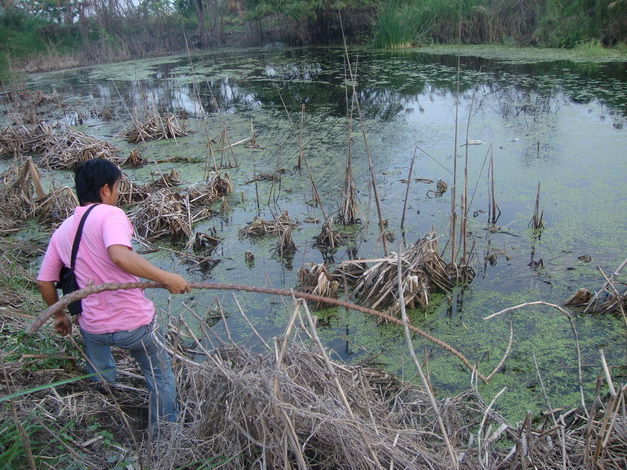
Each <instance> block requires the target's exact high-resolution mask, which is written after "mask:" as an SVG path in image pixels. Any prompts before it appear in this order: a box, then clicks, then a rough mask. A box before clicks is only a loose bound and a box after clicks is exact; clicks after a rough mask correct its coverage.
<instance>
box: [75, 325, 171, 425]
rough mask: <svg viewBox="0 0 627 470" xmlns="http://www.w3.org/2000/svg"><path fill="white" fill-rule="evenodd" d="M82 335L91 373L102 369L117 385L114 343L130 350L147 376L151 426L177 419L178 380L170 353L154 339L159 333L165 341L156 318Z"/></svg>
mask: <svg viewBox="0 0 627 470" xmlns="http://www.w3.org/2000/svg"><path fill="white" fill-rule="evenodd" d="M81 335H82V336H83V341H84V342H85V354H86V355H87V357H88V358H89V361H91V364H90V363H89V361H87V372H89V373H90V374H93V373H95V372H96V370H98V371H99V372H100V375H102V377H103V378H104V379H105V380H106V381H107V382H108V383H110V384H114V383H115V360H114V359H113V356H112V355H111V346H119V347H121V348H123V349H127V350H128V351H129V352H130V353H131V355H132V356H133V357H134V358H135V360H136V361H137V362H138V364H139V367H140V368H141V371H142V373H143V374H144V378H145V379H146V386H147V388H148V393H149V395H150V423H151V426H154V425H155V424H157V422H158V421H159V420H165V421H170V422H174V421H176V415H177V405H176V382H175V380H174V374H173V373H172V365H171V362H170V356H169V355H168V353H167V352H166V351H165V350H164V349H163V348H162V347H161V346H159V345H158V344H157V343H156V342H155V340H154V338H155V336H158V337H159V339H160V341H161V342H162V343H163V339H162V338H161V336H160V335H159V332H158V331H157V330H156V328H155V326H154V321H153V322H152V323H150V324H148V325H146V326H141V327H139V328H136V329H134V330H130V331H116V332H114V333H103V334H97V335H96V334H91V333H87V332H86V331H83V330H82V329H81ZM92 364H93V367H92ZM94 368H95V369H96V370H94ZM91 380H92V381H93V382H100V381H101V378H100V376H98V375H95V376H94V377H92V379H91Z"/></svg>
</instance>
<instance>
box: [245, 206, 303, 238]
mask: <svg viewBox="0 0 627 470" xmlns="http://www.w3.org/2000/svg"><path fill="white" fill-rule="evenodd" d="M296 225H297V222H296V221H293V220H291V219H290V216H289V214H288V213H287V211H286V210H285V211H283V212H281V215H278V216H277V215H275V216H274V219H273V220H269V221H268V220H265V219H263V218H261V217H255V218H254V220H253V221H252V222H250V223H249V224H248V225H246V227H244V228H243V229H241V230H240V232H239V233H240V236H242V237H253V238H254V237H261V236H264V235H270V236H279V237H280V236H281V235H282V234H283V233H285V230H286V229H287V228H288V227H291V228H293V227H296Z"/></svg>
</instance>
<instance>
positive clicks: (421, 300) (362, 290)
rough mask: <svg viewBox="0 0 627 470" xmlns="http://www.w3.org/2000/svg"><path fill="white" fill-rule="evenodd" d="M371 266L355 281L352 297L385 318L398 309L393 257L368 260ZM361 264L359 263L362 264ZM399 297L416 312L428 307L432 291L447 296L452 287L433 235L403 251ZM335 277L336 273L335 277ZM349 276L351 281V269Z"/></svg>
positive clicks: (352, 274) (447, 270)
mask: <svg viewBox="0 0 627 470" xmlns="http://www.w3.org/2000/svg"><path fill="white" fill-rule="evenodd" d="M372 261H373V262H374V263H375V264H374V265H373V266H372V267H370V268H368V269H367V270H365V271H364V272H363V273H361V275H360V276H359V277H358V278H357V279H356V281H355V283H354V284H353V285H352V286H351V287H352V295H353V296H355V297H356V298H357V302H358V303H359V305H363V306H366V307H369V308H374V309H388V313H389V314H393V313H397V312H398V311H399V309H400V305H399V304H398V296H397V273H396V269H397V267H396V255H394V257H389V258H382V259H377V260H372ZM366 262H367V260H364V261H363V263H366ZM401 262H402V279H403V297H404V299H405V305H406V306H408V307H409V308H416V307H417V306H418V305H420V306H421V307H423V308H426V307H427V306H428V305H429V296H430V293H431V292H434V291H444V292H447V291H449V290H450V289H451V287H452V282H451V275H450V273H449V269H448V267H447V265H446V263H444V261H443V260H442V258H441V257H440V255H439V253H438V244H437V238H436V237H435V235H434V234H433V233H430V234H428V235H427V236H426V237H424V238H421V239H420V240H418V241H417V242H416V243H415V244H413V245H410V246H408V247H407V249H406V250H405V252H404V253H402V254H401ZM338 274H339V273H338ZM350 274H351V276H353V277H354V275H355V273H354V267H353V268H352V272H351V273H350Z"/></svg>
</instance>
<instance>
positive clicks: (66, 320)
mask: <svg viewBox="0 0 627 470" xmlns="http://www.w3.org/2000/svg"><path fill="white" fill-rule="evenodd" d="M54 331H55V332H56V333H58V334H60V335H61V336H67V335H69V334H72V319H71V318H70V316H69V315H68V314H67V313H65V312H62V313H61V314H58V315H55V317H54Z"/></svg>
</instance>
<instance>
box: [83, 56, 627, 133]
mask: <svg viewBox="0 0 627 470" xmlns="http://www.w3.org/2000/svg"><path fill="white" fill-rule="evenodd" d="M341 52H342V51H339V50H334V49H302V50H300V49H297V50H288V51H277V52H272V53H271V52H268V51H265V52H264V53H262V54H259V55H250V53H241V54H223V53H212V54H208V55H205V56H203V55H197V56H194V57H193V59H192V60H191V64H190V60H189V59H181V60H173V61H171V62H165V63H160V64H158V65H155V66H154V67H153V73H152V74H151V75H152V77H151V78H150V79H142V80H134V79H132V77H126V78H125V79H119V78H118V79H115V78H113V79H112V80H108V81H102V80H98V79H94V78H91V77H90V72H89V69H87V70H86V71H85V72H82V74H84V75H86V76H83V77H80V75H81V73H80V72H79V73H78V75H79V77H74V78H73V79H72V80H71V81H72V82H74V83H76V84H77V82H79V81H84V80H88V81H89V82H90V83H91V86H90V87H89V94H90V97H92V98H94V99H96V100H98V103H99V104H100V105H101V106H111V105H112V104H114V103H116V102H118V100H122V102H123V103H124V104H125V106H127V107H128V108H129V109H131V110H132V109H134V108H139V109H141V108H142V107H145V106H146V104H151V103H154V104H156V105H157V106H158V107H159V108H160V109H163V110H168V111H170V112H179V111H185V112H186V113H188V114H189V115H191V116H202V115H203V114H205V113H212V112H217V111H221V112H225V113H235V112H252V111H254V110H256V109H258V108H260V107H261V106H267V107H273V108H276V109H283V108H284V107H285V108H287V110H289V111H290V112H299V111H300V108H301V105H302V104H303V103H305V104H307V105H308V107H309V106H310V107H311V108H312V110H314V111H315V110H316V109H321V108H324V109H326V110H327V112H329V113H332V114H334V115H336V116H346V114H347V98H348V99H350V97H351V92H347V90H346V84H347V83H349V82H350V80H349V79H350V75H349V73H348V71H347V70H348V68H347V64H346V61H345V57H344V54H342V53H341ZM352 60H353V61H354V62H353V63H351V68H352V69H353V70H356V78H357V80H356V90H357V96H358V98H359V102H360V105H361V110H362V112H363V116H364V117H366V118H369V119H380V120H384V121H391V120H394V119H397V118H399V117H402V116H403V113H404V112H405V111H406V110H408V109H410V110H414V109H415V108H418V109H422V111H424V108H423V107H422V104H420V103H421V102H427V101H432V100H433V99H434V96H448V95H451V96H453V95H455V93H456V88H457V83H456V79H457V70H456V67H457V58H456V57H452V56H433V55H428V54H420V53H409V54H383V53H368V52H360V53H359V54H356V55H355V57H354V58H352ZM461 66H462V69H461V71H460V83H459V90H460V93H461V95H462V96H464V97H466V98H465V99H468V96H469V95H470V94H472V93H476V92H477V89H476V87H477V86H479V91H480V92H481V93H480V95H481V99H480V101H481V102H480V105H481V107H483V108H488V109H491V110H495V111H497V112H499V114H500V115H501V116H503V117H505V118H512V117H513V118H515V117H519V116H520V115H521V113H522V114H526V115H537V114H538V113H553V112H556V111H557V108H556V107H557V106H559V104H560V103H558V101H561V102H562V103H566V102H574V103H580V104H581V103H590V102H592V101H593V100H597V101H599V102H600V103H603V104H604V105H605V106H607V108H608V111H610V112H611V113H612V114H615V115H617V121H618V122H622V119H623V118H624V113H625V112H626V111H627V104H626V103H627V99H626V98H627V84H626V83H625V80H624V71H625V70H624V67H625V65H624V64H610V65H590V64H572V63H562V62H550V63H537V64H527V65H520V64H504V63H502V62H498V61H496V60H494V59H481V58H475V57H464V58H462V60H461ZM94 76H95V77H98V76H99V75H98V74H95V75H94ZM77 90H80V88H77ZM416 105H417V106H416Z"/></svg>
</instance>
